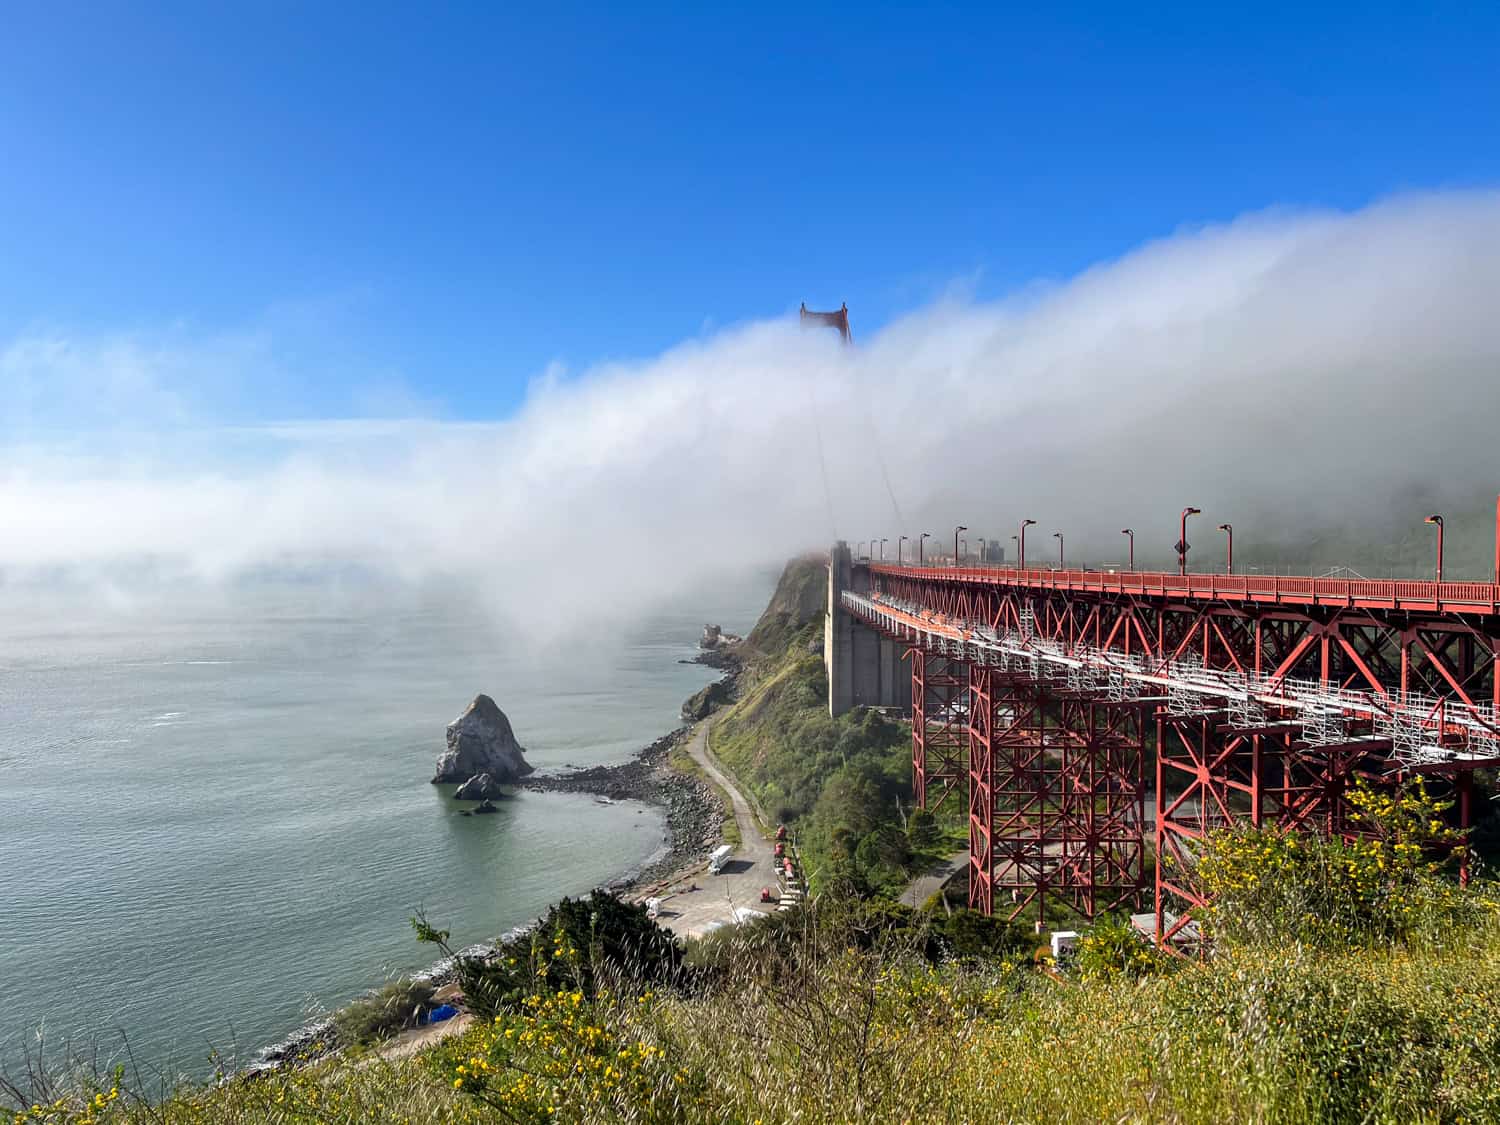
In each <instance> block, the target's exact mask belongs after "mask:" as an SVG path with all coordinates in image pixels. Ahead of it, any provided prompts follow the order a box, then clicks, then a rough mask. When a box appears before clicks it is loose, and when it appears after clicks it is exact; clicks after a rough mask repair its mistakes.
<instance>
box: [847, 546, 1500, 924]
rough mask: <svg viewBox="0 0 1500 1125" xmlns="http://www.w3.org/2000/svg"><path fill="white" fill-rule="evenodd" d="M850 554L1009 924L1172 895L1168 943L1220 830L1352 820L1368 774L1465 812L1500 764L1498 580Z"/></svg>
mask: <svg viewBox="0 0 1500 1125" xmlns="http://www.w3.org/2000/svg"><path fill="white" fill-rule="evenodd" d="M840 550H842V551H844V552H847V547H846V546H844V545H842V544H840V545H839V546H838V547H836V548H835V551H840ZM844 558H845V560H846V561H847V563H849V564H852V565H851V566H850V569H849V570H848V571H847V572H846V573H848V574H849V575H850V576H851V577H850V587H851V588H848V589H834V588H833V587H831V588H830V594H831V596H832V598H833V604H831V606H830V608H831V609H835V606H836V609H835V612H844V613H847V614H849V615H850V616H852V617H853V618H854V619H855V620H856V621H857V622H859V623H861V624H863V625H864V626H866V627H868V628H871V629H874V630H876V631H877V632H879V633H881V634H883V635H885V636H889V637H892V638H895V639H898V640H900V641H902V642H904V643H905V644H906V645H908V646H909V652H908V657H909V658H910V660H911V666H912V674H913V688H912V691H913V709H914V713H913V788H914V791H915V794H916V796H917V799H918V801H919V803H922V804H924V805H927V806H928V807H933V806H935V805H937V804H941V803H942V801H943V800H945V799H946V798H947V797H948V796H950V795H955V797H956V799H962V797H961V796H957V795H958V794H959V793H960V792H961V791H965V790H966V791H967V797H968V804H969V821H970V849H969V884H970V903H971V905H973V906H975V907H976V908H978V909H981V910H984V911H986V912H993V910H994V908H995V905H996V901H997V900H996V894H995V892H996V891H997V890H1008V891H1009V892H1010V897H1011V898H1012V899H1013V900H1015V901H1016V902H1017V904H1018V905H1017V906H1016V907H1015V910H1014V911H1013V912H1012V913H1013V916H1015V915H1016V914H1019V913H1021V912H1022V911H1024V910H1026V909H1028V908H1029V907H1035V909H1036V910H1037V911H1038V916H1041V913H1042V912H1044V911H1045V902H1046V900H1047V898H1048V897H1049V896H1051V897H1061V898H1063V899H1066V900H1067V901H1069V902H1070V904H1071V905H1073V906H1074V907H1076V908H1078V909H1079V910H1081V911H1082V912H1083V913H1085V914H1088V915H1092V914H1094V913H1096V912H1100V911H1104V910H1113V909H1120V908H1131V909H1134V908H1136V907H1137V906H1138V905H1139V904H1140V903H1142V902H1144V901H1146V900H1147V899H1154V904H1155V908H1156V916H1157V920H1158V921H1157V930H1158V939H1159V940H1161V941H1163V942H1164V943H1166V942H1168V941H1170V940H1171V939H1172V938H1173V936H1174V934H1180V935H1187V934H1191V933H1194V932H1196V931H1195V929H1194V927H1193V922H1192V915H1193V912H1194V911H1195V910H1197V909H1199V908H1201V906H1202V905H1203V904H1204V900H1203V897H1202V894H1201V892H1200V891H1199V890H1197V889H1196V888H1195V887H1194V886H1193V876H1192V872H1193V867H1194V859H1195V855H1196V852H1197V850H1198V849H1199V848H1201V846H1202V840H1203V838H1204V837H1205V836H1206V835H1207V834H1208V833H1209V832H1211V831H1213V830H1214V829H1215V828H1218V827H1222V826H1224V825H1227V824H1233V823H1239V822H1245V823H1253V824H1266V825H1277V826H1280V827H1282V828H1283V829H1286V830H1290V829H1313V830H1318V831H1322V832H1325V833H1339V834H1345V835H1347V834H1350V833H1353V832H1357V831H1358V830H1359V825H1358V823H1357V818H1355V817H1354V816H1353V815H1352V814H1351V810H1350V807H1349V805H1348V802H1347V800H1346V799H1345V792H1346V791H1347V789H1348V788H1349V787H1350V786H1352V785H1353V784H1355V782H1356V781H1358V780H1361V779H1363V780H1367V781H1373V782H1375V783H1382V782H1390V781H1392V780H1396V779H1399V778H1401V777H1407V776H1411V775H1412V774H1415V773H1422V774H1427V775H1429V776H1431V777H1437V778H1439V780H1438V781H1437V782H1436V784H1438V785H1439V786H1440V787H1446V788H1448V789H1449V790H1450V791H1451V793H1452V794H1453V796H1454V799H1455V801H1456V803H1457V805H1458V813H1459V819H1460V821H1461V823H1463V824H1467V823H1468V821H1469V815H1470V803H1471V793H1472V775H1473V770H1474V769H1476V768H1480V767H1487V766H1493V765H1495V764H1497V763H1500V724H1497V719H1496V704H1497V703H1500V675H1497V668H1500V661H1497V654H1500V585H1497V584H1495V583H1474V582H1431V581H1407V580H1366V579H1341V578H1313V577H1295V576H1293V577H1288V576H1271V575H1221V574H1187V575H1180V574H1169V573H1160V572H1145V571H1123V572H1121V571H1091V570H1076V569H1071V570H1065V569H1057V570H1050V569H1049V570H1042V569H1028V570H1017V569H1016V568H1013V567H1004V566H978V567H974V566H953V565H936V566H928V565H917V566H914V565H900V564H890V563H879V562H860V563H855V562H853V560H851V559H848V556H847V553H846V554H845V555H844ZM837 585H838V583H837V582H835V583H834V586H837ZM1150 723H1154V725H1155V737H1154V740H1153V739H1150V738H1149V736H1148V735H1147V733H1146V730H1147V726H1148V724H1150ZM1148 741H1150V742H1151V743H1152V745H1153V748H1154V750H1155V754H1154V755H1153V756H1154V757H1155V777H1154V778H1150V779H1148V777H1147V775H1146V771H1147V768H1148V767H1147V761H1148V757H1147V754H1146V749H1147V744H1148ZM1151 791H1154V794H1155V796H1154V804H1155V805H1156V808H1155V810H1154V812H1155V816H1154V818H1153V817H1152V816H1150V815H1149V814H1147V811H1146V809H1145V807H1144V806H1145V799H1146V794H1147V793H1148V792H1151ZM1153 819H1154V821H1155V827H1154V832H1153V831H1152V830H1150V829H1144V826H1145V825H1147V824H1149V823H1150V822H1151V820H1153ZM1143 829H1144V830H1143ZM1148 833H1151V834H1152V835H1154V844H1155V848H1156V855H1157V857H1158V859H1159V862H1158V863H1156V864H1155V865H1153V866H1154V869H1155V872H1156V875H1155V886H1154V887H1153V888H1148V886H1147V878H1146V871H1147V867H1146V848H1145V846H1144V845H1145V840H1144V837H1145V836H1146V835H1147V834H1148ZM1044 856H1047V857H1049V858H1048V859H1047V860H1045V861H1043V859H1042V857H1044ZM1052 856H1057V857H1058V858H1057V859H1056V860H1055V861H1054V860H1052V859H1051V858H1050V857H1052ZM1162 861H1164V862H1162ZM1169 868H1170V870H1168V869H1169ZM1168 920H1170V921H1168Z"/></svg>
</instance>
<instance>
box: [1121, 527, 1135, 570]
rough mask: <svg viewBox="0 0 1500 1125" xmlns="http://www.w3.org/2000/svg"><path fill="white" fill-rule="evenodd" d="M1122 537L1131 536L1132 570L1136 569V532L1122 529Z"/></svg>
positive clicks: (1130, 529) (1126, 528)
mask: <svg viewBox="0 0 1500 1125" xmlns="http://www.w3.org/2000/svg"><path fill="white" fill-rule="evenodd" d="M1120 534H1121V535H1128V536H1130V569H1131V570H1134V569H1135V530H1134V529H1133V528H1129V527H1122V528H1120Z"/></svg>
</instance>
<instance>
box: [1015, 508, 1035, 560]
mask: <svg viewBox="0 0 1500 1125" xmlns="http://www.w3.org/2000/svg"><path fill="white" fill-rule="evenodd" d="M1034 523H1036V520H1022V521H1021V541H1020V547H1019V548H1018V549H1017V551H1016V569H1017V570H1025V569H1026V529H1027V528H1028V527H1030V526H1031V525H1032V524H1034Z"/></svg>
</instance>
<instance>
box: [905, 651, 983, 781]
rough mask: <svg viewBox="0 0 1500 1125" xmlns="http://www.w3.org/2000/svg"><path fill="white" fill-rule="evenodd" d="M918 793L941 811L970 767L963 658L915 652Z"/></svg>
mask: <svg viewBox="0 0 1500 1125" xmlns="http://www.w3.org/2000/svg"><path fill="white" fill-rule="evenodd" d="M909 655H910V659H911V701H912V707H911V750H912V763H911V765H912V795H913V797H915V798H916V802H917V805H918V807H920V808H924V809H936V808H938V807H939V806H941V805H942V803H943V802H944V801H945V800H947V799H948V795H949V794H950V793H953V792H956V791H957V790H959V789H960V788H962V786H963V784H964V780H965V777H966V776H967V771H968V758H969V735H968V719H967V713H968V690H969V683H968V670H967V668H966V667H965V666H964V664H963V663H962V662H961V661H957V660H950V659H949V658H947V657H945V656H943V655H941V654H938V655H929V654H928V653H925V652H923V651H922V650H921V649H913V650H912V651H911V653H910V654H909Z"/></svg>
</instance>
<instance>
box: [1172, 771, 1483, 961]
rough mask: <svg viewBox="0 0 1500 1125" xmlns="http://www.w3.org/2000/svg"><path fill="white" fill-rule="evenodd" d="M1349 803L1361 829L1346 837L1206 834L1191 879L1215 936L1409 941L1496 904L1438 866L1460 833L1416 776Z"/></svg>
mask: <svg viewBox="0 0 1500 1125" xmlns="http://www.w3.org/2000/svg"><path fill="white" fill-rule="evenodd" d="M1350 803H1351V804H1352V805H1353V806H1354V808H1355V810H1356V816H1357V818H1358V820H1359V822H1360V826H1361V827H1362V828H1363V829H1364V832H1365V834H1364V835H1362V836H1359V837H1356V838H1354V839H1352V840H1344V839H1339V838H1335V839H1322V838H1320V837H1317V836H1313V835H1309V834H1304V833H1298V832H1291V833H1282V832H1280V831H1277V830H1275V829H1258V830H1251V831H1245V830H1229V831H1223V832H1218V833H1215V834H1214V835H1212V836H1211V837H1210V838H1209V841H1208V846H1207V847H1206V849H1205V851H1204V853H1203V855H1202V856H1201V857H1200V859H1199V861H1198V864H1197V871H1196V874H1197V877H1198V879H1199V880H1200V882H1201V885H1202V888H1203V889H1204V890H1205V891H1206V892H1207V893H1208V896H1209V897H1210V898H1211V899H1212V903H1213V905H1212V906H1211V907H1210V908H1209V910H1208V911H1207V912H1206V914H1205V921H1206V922H1207V924H1208V927H1209V929H1210V931H1211V934H1212V936H1213V937H1214V938H1215V939H1216V940H1218V941H1221V942H1228V943H1230V944H1239V945H1247V944H1248V945H1265V944H1270V945H1277V944H1283V943H1286V942H1302V943H1311V944H1322V945H1328V944H1343V943H1348V942H1361V943H1366V944H1368V943H1371V942H1391V941H1395V942H1411V941H1415V940H1419V939H1428V938H1435V937H1438V936H1440V934H1441V931H1443V930H1444V929H1446V928H1448V927H1450V926H1453V925H1455V924H1459V923H1462V922H1464V921H1468V920H1472V919H1473V918H1475V917H1476V916H1477V915H1478V914H1480V913H1483V912H1485V911H1487V910H1490V909H1493V908H1494V906H1495V899H1494V896H1493V895H1492V894H1491V893H1490V892H1489V890H1488V889H1487V888H1475V889H1474V890H1472V891H1465V890H1463V889H1461V888H1459V887H1458V886H1457V885H1456V884H1455V883H1454V882H1453V881H1452V880H1451V879H1449V878H1447V877H1446V876H1445V875H1444V873H1443V871H1444V868H1445V867H1446V866H1448V865H1449V864H1451V863H1452V862H1453V859H1454V855H1455V852H1456V851H1457V850H1458V849H1459V848H1461V844H1460V842H1459V841H1460V839H1461V835H1460V833H1458V832H1456V831H1454V830H1453V829H1450V828H1449V827H1448V826H1447V825H1446V824H1445V822H1444V819H1443V814H1444V813H1445V812H1446V811H1447V808H1448V803H1447V802H1442V801H1438V800H1435V799H1433V798H1432V797H1431V796H1430V795H1429V794H1428V793H1427V790H1426V788H1425V786H1423V784H1422V783H1421V782H1420V780H1419V781H1418V782H1416V783H1415V784H1414V785H1412V786H1411V787H1409V788H1408V789H1407V790H1406V791H1404V792H1401V793H1395V794H1387V793H1380V792H1376V791H1375V790H1373V789H1370V788H1369V787H1367V786H1364V785H1361V786H1359V787H1357V788H1356V789H1355V790H1354V791H1353V792H1352V793H1351V794H1350Z"/></svg>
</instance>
